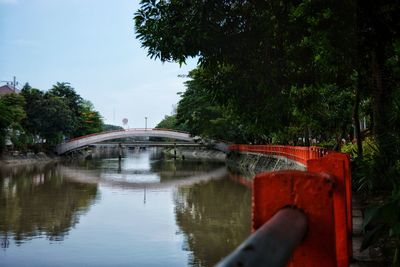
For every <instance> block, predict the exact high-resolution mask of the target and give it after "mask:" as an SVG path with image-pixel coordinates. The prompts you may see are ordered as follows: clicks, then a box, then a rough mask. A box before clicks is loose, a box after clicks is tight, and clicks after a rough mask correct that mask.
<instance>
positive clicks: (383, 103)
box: [371, 46, 393, 159]
mask: <svg viewBox="0 0 400 267" xmlns="http://www.w3.org/2000/svg"><path fill="white" fill-rule="evenodd" d="M371 61H372V62H371V63H372V64H371V65H372V66H371V67H372V68H371V69H372V78H373V81H374V84H373V88H372V111H373V115H374V116H373V117H374V118H373V119H374V135H375V137H376V140H377V144H378V146H379V149H380V150H381V151H380V152H381V155H385V156H387V157H388V158H389V159H390V158H391V157H392V156H391V155H392V152H393V147H391V145H392V142H391V136H390V134H389V133H388V127H389V120H388V113H389V112H390V102H391V101H392V95H391V90H390V89H389V88H388V87H387V86H386V83H385V80H384V77H383V74H384V71H383V68H384V48H383V47H382V46H378V47H377V48H376V49H375V51H373V52H372V58H371Z"/></svg>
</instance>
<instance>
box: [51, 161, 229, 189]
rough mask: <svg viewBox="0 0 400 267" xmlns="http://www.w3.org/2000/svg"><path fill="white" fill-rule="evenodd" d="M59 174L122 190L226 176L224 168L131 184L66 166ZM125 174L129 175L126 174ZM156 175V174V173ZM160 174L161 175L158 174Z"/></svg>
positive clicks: (195, 181) (60, 168) (192, 182)
mask: <svg viewBox="0 0 400 267" xmlns="http://www.w3.org/2000/svg"><path fill="white" fill-rule="evenodd" d="M58 170H59V172H60V174H61V175H62V176H64V177H67V178H68V179H70V180H72V181H76V182H81V183H93V184H102V185H105V186H111V187H121V188H124V189H144V188H147V189H162V188H168V187H172V186H174V187H175V186H184V185H192V184H196V183H200V182H205V181H209V180H214V179H222V178H223V177H225V176H226V175H227V169H226V167H220V168H218V169H215V170H213V171H210V172H199V173H194V172H188V173H187V177H185V178H177V179H168V180H160V181H158V182H157V181H155V182H133V181H128V180H124V179H111V177H110V178H104V177H101V176H99V174H98V173H97V172H93V171H90V170H87V169H80V168H73V167H68V166H58ZM125 174H129V172H126V173H125ZM132 174H136V173H132ZM156 174H157V173H156ZM159 174H161V173H159Z"/></svg>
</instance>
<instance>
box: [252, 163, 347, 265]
mask: <svg viewBox="0 0 400 267" xmlns="http://www.w3.org/2000/svg"><path fill="white" fill-rule="evenodd" d="M333 191H334V186H333V181H332V179H331V178H330V177H329V176H327V175H323V174H316V173H308V172H301V171H280V172H270V173H262V174H259V175H257V176H256V177H255V178H254V182H253V229H254V230H256V229H258V228H259V227H261V226H262V225H263V224H264V223H265V222H266V221H268V220H269V219H270V218H271V217H272V216H273V215H274V214H275V213H276V212H277V211H279V210H280V209H282V208H283V207H285V206H295V207H297V208H299V209H301V210H302V211H303V212H304V213H305V214H306V215H307V219H308V232H307V235H306V237H305V239H304V241H303V242H302V243H301V244H300V245H299V247H298V248H297V249H296V250H295V251H294V253H293V255H292V257H291V259H290V261H289V264H288V266H290V267H298V266H304V267H305V266H307V267H320V266H324V267H338V266H340V265H338V264H337V261H336V246H335V222H334V219H333V218H334V210H333V207H334V206H333V197H332V193H333ZM346 267H347V266H346Z"/></svg>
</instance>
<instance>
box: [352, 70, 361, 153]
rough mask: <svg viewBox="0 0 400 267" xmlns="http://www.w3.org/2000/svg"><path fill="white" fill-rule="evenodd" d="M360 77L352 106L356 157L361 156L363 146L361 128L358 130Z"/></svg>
mask: <svg viewBox="0 0 400 267" xmlns="http://www.w3.org/2000/svg"><path fill="white" fill-rule="evenodd" d="M360 89H361V88H360V77H358V81H357V86H356V91H355V97H354V106H353V124H354V134H355V136H354V138H355V139H356V142H357V155H358V157H360V158H362V157H363V147H362V138H361V130H360V116H359V115H360V114H359V110H360Z"/></svg>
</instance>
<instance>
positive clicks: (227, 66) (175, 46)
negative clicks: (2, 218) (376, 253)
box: [135, 0, 400, 265]
mask: <svg viewBox="0 0 400 267" xmlns="http://www.w3.org/2000/svg"><path fill="white" fill-rule="evenodd" d="M398 14H400V5H399V4H398V2H397V1H395V0H384V1H372V0H366V1H311V0H298V1H281V0H272V1H241V0H224V1H217V0H209V1H200V0H193V1H168V0H142V1H141V6H140V9H139V10H138V11H137V12H136V14H135V26H136V31H137V38H138V39H139V40H140V41H141V42H142V45H143V46H144V47H145V48H147V49H148V55H149V56H150V57H152V58H155V59H159V60H161V61H163V62H164V61H175V62H178V63H180V64H183V63H184V62H185V60H187V59H188V58H191V57H197V58H198V60H199V66H198V67H197V69H196V70H193V71H192V72H191V73H190V74H189V78H190V80H189V81H188V82H187V83H186V85H187V89H186V92H184V93H183V94H182V95H181V97H182V98H181V100H180V102H179V104H178V107H177V114H176V117H175V121H174V122H173V123H174V124H175V127H183V128H185V129H187V130H189V131H190V132H191V133H193V134H196V135H204V136H208V137H214V138H222V139H226V140H231V141H235V142H247V143H259V142H262V143H265V142H268V141H271V140H272V141H273V142H275V143H277V142H279V143H290V144H305V145H309V143H310V142H316V143H318V144H320V145H327V146H329V147H330V148H334V149H339V148H340V145H341V144H342V142H343V140H346V141H347V142H350V141H354V142H355V144H354V145H353V148H354V152H353V156H354V157H353V159H354V165H353V170H356V172H355V173H354V174H353V177H354V179H355V181H354V184H355V185H357V187H358V188H362V189H363V190H366V194H367V196H370V195H371V194H373V193H374V192H377V190H384V191H386V192H387V191H392V194H391V197H390V198H388V199H387V202H385V203H386V204H384V205H380V207H383V208H380V209H379V208H377V209H375V210H378V211H381V212H373V213H372V214H374V215H373V216H371V218H370V219H369V220H368V221H367V222H366V225H367V224H368V223H371V222H373V223H372V226H371V227H372V228H371V227H370V228H368V227H366V230H367V232H368V234H367V235H366V236H367V237H368V236H369V237H370V238H366V240H367V241H366V243H365V244H367V245H368V244H369V243H370V242H369V241H370V240H377V239H378V238H377V237H382V236H386V237H389V238H391V239H392V240H395V246H394V247H395V249H394V251H395V253H394V254H393V255H395V256H394V257H393V264H394V265H396V264H397V265H398V264H400V256H396V255H400V241H398V240H400V231H399V230H398V229H399V227H398V226H399V225H400V207H399V206H398V203H400V193H399V192H400V179H399V177H400V138H399V130H400V127H399V121H400V120H399V116H400V115H399V114H400V104H399V103H400V98H399V95H400V68H399V66H400V20H399V19H398ZM361 119H362V120H365V121H366V122H367V126H368V127H367V128H368V129H367V130H365V131H363V132H362V131H361V130H362V129H361V128H360V121H361ZM367 136H368V138H369V139H368V140H369V141H368V142H367V143H365V142H364V143H365V144H367V145H365V144H364V146H363V142H362V141H363V139H364V138H365V137H367ZM371 144H373V145H371ZM371 147H373V148H371ZM371 149H373V151H374V152H373V153H370V152H369V151H370V150H371ZM363 150H366V151H367V152H368V153H366V155H365V157H363ZM384 196H387V195H384ZM394 207H396V208H394ZM382 210H383V211H384V212H386V213H387V212H388V210H389V211H390V212H391V213H390V216H382V212H383V211H382ZM386 213H385V214H386ZM374 216H375V217H374ZM374 218H377V219H378V220H374ZM385 218H386V219H385ZM376 225H378V226H379V229H380V230H379V231H378V230H376V229H377V228H374V226H376ZM370 229H372V230H370ZM368 240H369V241H368ZM389 243H390V244H393V242H389ZM367 245H365V246H367ZM391 251H392V252H393V250H391Z"/></svg>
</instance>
